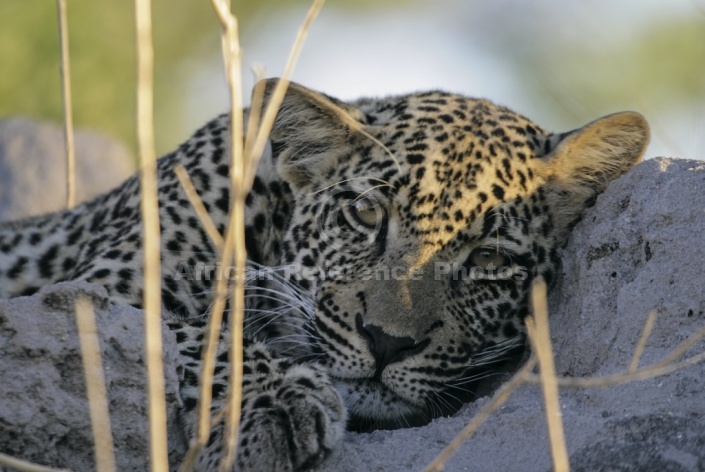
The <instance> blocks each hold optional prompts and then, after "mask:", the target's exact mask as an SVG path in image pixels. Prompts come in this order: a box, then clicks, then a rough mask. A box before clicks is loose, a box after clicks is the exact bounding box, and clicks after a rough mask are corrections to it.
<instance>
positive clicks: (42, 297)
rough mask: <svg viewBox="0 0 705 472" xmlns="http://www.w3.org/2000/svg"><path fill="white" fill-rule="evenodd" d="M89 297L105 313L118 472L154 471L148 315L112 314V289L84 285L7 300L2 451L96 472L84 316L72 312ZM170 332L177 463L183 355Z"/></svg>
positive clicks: (101, 327) (0, 317) (0, 351)
mask: <svg viewBox="0 0 705 472" xmlns="http://www.w3.org/2000/svg"><path fill="white" fill-rule="evenodd" d="M79 294H81V295H87V296H89V297H90V298H91V299H92V300H93V301H94V305H95V306H96V309H97V311H96V324H97V329H98V332H99V339H100V346H101V350H102V359H103V366H104V372H105V385H106V390H107V392H108V401H109V409H110V421H111V425H112V433H113V439H114V442H115V446H116V447H115V456H116V462H117V470H149V431H148V424H147V421H146V418H147V397H146V393H145V392H146V391H147V377H146V368H145V360H144V359H145V358H144V342H143V339H144V320H143V314H142V311H140V310H136V309H134V308H130V307H116V306H108V303H107V292H106V291H105V289H104V288H103V287H100V286H97V285H92V284H85V283H79V282H65V283H60V284H56V285H53V286H50V287H46V288H45V289H44V290H43V291H42V292H40V293H39V294H37V295H35V296H32V297H20V298H15V299H12V300H2V301H0V359H2V362H0V379H2V381H1V382H0V452H1V453H4V454H8V455H10V456H13V457H18V458H22V459H25V460H29V461H32V462H35V463H38V464H42V465H49V466H53V467H61V468H68V469H71V470H73V471H89V470H95V459H94V454H93V436H92V432H91V421H90V417H89V410H88V401H87V399H86V387H85V378H84V371H83V364H82V360H81V350H80V347H79V341H78V335H77V328H76V321H75V315H74V313H73V311H71V312H68V311H65V310H64V309H65V308H67V307H68V306H73V303H74V300H75V298H76V296H77V295H79ZM100 306H102V307H103V309H98V307H100ZM163 332H164V336H163V338H164V341H163V342H164V360H165V379H166V385H165V388H166V398H167V405H168V410H167V417H168V420H169V423H170V425H171V427H170V429H169V442H170V451H169V452H170V456H171V458H172V460H173V461H177V460H178V459H179V458H181V457H182V455H183V453H184V451H185V446H184V444H185V443H184V440H183V438H182V437H181V433H180V429H179V427H178V420H177V409H178V378H177V376H176V356H177V349H176V340H175V339H174V336H173V334H172V333H171V332H170V331H169V330H168V329H167V328H166V326H164V327H163ZM0 470H3V468H2V467H1V466H0Z"/></svg>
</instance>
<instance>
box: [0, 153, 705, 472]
mask: <svg viewBox="0 0 705 472" xmlns="http://www.w3.org/2000/svg"><path fill="white" fill-rule="evenodd" d="M704 189H705V163H703V162H702V161H685V160H673V159H654V160H649V161H646V162H644V163H642V164H640V165H639V166H638V167H637V168H635V169H634V170H633V171H631V172H630V173H629V174H627V175H626V176H624V177H622V178H621V179H619V180H617V181H616V182H614V183H613V184H612V185H611V186H610V187H609V188H608V189H607V191H606V192H605V193H604V194H603V195H601V196H600V197H599V198H598V200H597V203H596V205H595V207H594V208H592V209H591V210H589V211H588V213H587V214H586V216H585V218H584V219H583V221H582V222H580V223H579V224H578V226H577V227H576V228H575V230H574V232H573V236H572V238H571V240H570V242H569V243H568V246H567V247H566V249H565V253H564V257H563V272H564V274H563V276H562V277H561V278H560V280H559V281H558V284H557V286H556V287H554V289H553V292H552V294H553V295H552V298H551V300H550V302H551V303H550V310H551V315H552V316H551V334H552V338H553V341H554V351H555V358H556V367H557V371H558V373H559V374H561V375H565V376H573V377H583V376H594V375H609V374H614V373H617V372H621V371H623V370H624V369H626V367H627V366H628V365H629V363H630V360H631V357H632V354H633V352H634V348H635V345H636V343H637V341H638V339H639V337H640V333H641V331H642V328H643V325H644V322H645V320H646V318H647V315H648V313H649V311H650V310H652V309H656V310H657V313H658V317H657V319H656V323H655V326H654V329H653V332H652V334H651V336H650V337H649V339H648V343H647V344H646V349H645V351H644V353H643V355H642V357H641V363H640V365H642V366H643V365H647V364H651V363H654V362H658V361H659V360H660V359H662V358H663V357H664V356H665V355H667V354H668V353H669V352H670V351H671V350H672V349H673V348H674V347H675V346H677V345H678V344H679V343H681V342H682V341H683V340H685V339H686V338H687V337H688V336H689V335H691V334H692V333H694V332H696V331H697V330H699V329H702V328H703V327H704V326H705V301H704V297H703V288H704V287H705V268H704V267H703V261H705V244H703V234H705V191H704ZM67 286H68V290H69V291H70V290H75V287H74V288H72V287H73V284H68V285H67ZM55 290H67V288H66V287H64V288H61V287H60V288H59V289H56V288H51V289H50V292H51V291H55ZM90 290H93V291H95V288H92V289H90ZM62 293H63V292H62ZM46 298H47V294H46V292H45V293H44V294H39V295H36V296H34V297H27V298H20V299H14V300H10V301H0V356H2V362H1V363H0V378H1V379H3V381H2V383H0V399H1V401H0V452H5V453H10V454H15V455H19V456H21V457H25V458H28V459H31V460H34V461H36V462H39V463H43V464H50V465H53V466H62V467H71V468H72V469H73V470H76V471H87V470H93V467H94V466H93V457H92V455H93V454H92V450H91V448H90V447H88V446H87V445H88V444H91V442H92V440H91V436H90V422H89V418H88V409H87V406H86V402H85V399H84V398H85V394H84V387H83V377H82V376H83V372H82V367H81V362H80V351H79V350H78V344H77V340H76V337H75V328H74V322H73V317H72V315H70V314H68V313H65V312H58V311H55V310H47V309H46V308H45V307H44V306H42V300H46ZM59 298H60V297H59ZM98 298H100V297H98ZM45 303H46V302H45ZM52 303H53V304H54V305H57V304H61V303H59V302H57V301H56V300H54V301H53V302H52ZM98 324H99V329H100V330H101V331H102V336H101V342H102V346H103V349H104V351H105V353H104V362H105V364H106V365H108V366H109V369H108V370H107V372H108V374H107V377H108V389H109V392H110V401H111V403H110V405H111V419H112V421H113V434H114V436H115V440H116V444H117V447H118V457H119V460H120V461H121V462H120V465H119V466H118V469H119V470H146V467H145V466H144V464H146V452H145V451H146V447H147V436H146V428H147V426H146V410H145V408H146V406H145V402H144V393H143V392H144V391H145V388H146V386H145V385H144V365H143V355H142V341H141V340H142V329H143V328H142V326H143V325H142V318H141V315H140V314H139V312H136V311H135V310H132V309H127V308H115V307H109V311H105V312H99V313H98ZM165 346H166V354H165V360H166V362H167V385H168V392H169V398H168V402H169V404H170V405H171V408H172V409H170V413H169V415H170V416H169V417H170V437H171V438H173V440H172V448H171V452H172V458H175V457H178V455H179V454H180V453H182V452H183V447H184V446H183V442H179V440H180V434H179V430H178V426H177V424H176V421H175V415H176V413H175V411H174V407H175V405H176V402H177V400H176V393H175V389H176V384H175V378H176V377H175V373H174V365H173V363H172V361H173V359H174V354H175V351H174V345H173V339H170V336H169V335H168V334H167V335H165ZM702 352H705V343H703V342H702V341H701V342H699V343H697V344H696V345H695V346H693V347H692V348H691V349H690V351H689V352H688V354H687V355H688V356H690V355H694V354H697V353H702ZM488 400H489V399H488V398H487V397H483V398H480V399H478V400H477V401H476V402H474V403H472V404H469V405H466V406H465V407H464V408H463V409H462V410H461V411H460V412H459V413H458V414H457V415H456V416H454V417H451V418H439V419H436V420H434V421H433V422H432V423H431V424H429V425H427V426H424V427H421V428H409V429H402V430H396V431H376V432H373V433H368V434H355V433H347V434H346V438H345V443H344V445H343V446H342V448H341V449H340V450H339V451H338V452H337V453H336V454H335V455H334V457H333V458H332V459H331V460H330V461H329V462H328V463H327V464H326V466H325V467H323V468H322V469H321V470H325V471H331V472H332V471H340V472H346V471H411V470H422V469H423V467H424V466H425V465H427V464H429V463H430V462H431V461H432V460H433V458H434V457H435V456H436V455H437V454H438V453H439V452H440V451H441V450H442V449H443V448H444V447H445V446H446V445H447V444H448V443H449V442H450V441H451V440H452V439H453V438H454V437H455V435H456V434H457V433H458V432H459V431H460V430H461V429H462V428H463V427H464V426H465V424H467V422H468V421H469V420H470V419H471V418H472V417H473V415H474V414H475V413H476V412H477V411H478V409H479V408H481V407H482V406H483V405H485V404H486V403H487V402H488ZM561 406H562V413H563V419H564V427H565V432H566V442H567V446H568V449H569V453H570V460H571V464H572V466H573V470H577V471H597V470H604V471H612V470H614V471H632V470H633V471H653V472H656V471H659V472H661V471H702V470H704V469H705V362H701V363H699V364H696V365H692V366H690V367H687V368H684V369H682V370H678V371H676V372H674V373H672V374H670V375H667V376H662V377H657V378H651V379H647V380H643V381H640V382H632V383H627V384H622V385H618V386H613V387H607V388H580V389H571V388H562V389H561ZM547 437H548V433H547V429H546V422H545V414H544V410H543V399H542V395H541V390H540V388H539V387H537V386H524V387H521V388H520V389H518V390H517V391H515V392H514V393H513V395H512V396H511V397H510V398H509V400H508V401H507V402H506V403H505V404H504V405H503V406H502V407H501V408H500V409H499V410H498V411H496V412H495V413H493V414H492V415H491V416H490V418H489V420H488V421H487V422H486V423H485V424H484V425H483V426H482V427H481V428H480V430H479V431H478V432H477V433H476V434H475V435H474V436H473V437H472V438H470V440H468V441H467V442H466V443H465V444H463V446H462V447H461V448H460V450H459V451H458V453H457V454H456V455H454V456H453V457H452V458H451V459H450V461H449V462H448V463H447V465H446V468H445V470H446V471H464V470H472V471H487V472H491V471H497V472H500V471H501V472H506V471H522V472H532V471H542V472H544V471H548V470H551V456H550V451H549V446H548V440H547Z"/></svg>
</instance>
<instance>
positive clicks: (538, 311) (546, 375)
mask: <svg viewBox="0 0 705 472" xmlns="http://www.w3.org/2000/svg"><path fill="white" fill-rule="evenodd" d="M546 296H547V287H546V282H545V281H544V280H543V278H538V279H537V280H535V281H534V283H533V285H532V287H531V306H532V311H533V316H531V317H528V318H527V319H526V331H527V334H528V336H529V340H530V341H531V347H532V349H533V351H534V352H535V353H536V357H537V359H538V362H539V367H540V371H541V387H542V390H543V398H544V403H545V405H546V421H547V423H548V436H549V441H550V444H551V456H552V458H553V470H555V471H556V472H567V471H569V470H570V463H569V462H568V450H567V448H566V445H565V435H564V433H563V421H562V420H561V405H560V398H559V395H558V382H557V380H556V368H555V366H554V364H553V349H552V348H551V335H550V332H549V327H548V303H547V301H546Z"/></svg>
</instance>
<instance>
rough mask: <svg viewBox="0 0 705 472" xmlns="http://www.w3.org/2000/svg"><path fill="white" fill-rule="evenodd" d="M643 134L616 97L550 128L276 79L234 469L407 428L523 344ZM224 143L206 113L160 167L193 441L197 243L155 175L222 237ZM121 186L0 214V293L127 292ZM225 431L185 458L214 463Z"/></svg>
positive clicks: (208, 251)
mask: <svg viewBox="0 0 705 472" xmlns="http://www.w3.org/2000/svg"><path fill="white" fill-rule="evenodd" d="M266 90H267V91H266V94H265V99H268V97H269V93H270V92H271V90H272V82H270V83H268V84H267V87H266ZM648 138H649V131H648V125H647V123H646V121H645V120H644V118H643V117H642V116H641V115H639V114H637V113H631V112H627V113H620V114H615V115H609V116H607V117H604V118H601V119H599V120H597V121H594V122H592V123H589V124H588V125H586V126H585V127H583V128H580V129H578V130H574V131H572V132H568V133H564V134H552V133H548V132H546V131H544V130H543V129H541V128H540V127H539V126H537V125H535V124H534V123H532V122H530V121H529V120H527V119H526V118H524V117H523V116H521V115H519V114H517V113H515V112H513V111H511V110H509V109H507V108H504V107H501V106H498V105H495V104H493V103H492V102H490V101H487V100H480V99H473V98H467V97H464V96H461V95H456V94H451V93H446V92H440V91H431V92H422V93H414V94H410V95H402V96H395V97H388V98H384V99H363V100H359V101H356V102H353V103H342V102H340V101H337V100H335V99H333V98H331V97H328V96H325V95H323V94H320V93H317V92H314V91H311V90H308V89H306V88H304V87H302V86H299V85H296V84H291V86H290V88H289V91H288V93H287V95H286V98H285V100H284V103H283V104H282V107H281V109H280V111H279V114H278V117H277V120H276V123H275V125H274V129H273V131H272V133H271V149H270V150H268V151H267V152H266V153H265V156H264V157H263V159H262V161H261V164H260V167H259V168H258V172H257V177H256V178H255V181H254V186H253V188H252V191H251V192H250V193H249V195H248V198H247V215H246V232H247V234H246V243H247V251H248V259H249V260H250V265H249V272H248V274H249V279H250V283H249V285H248V287H249V288H248V290H247V297H248V315H247V321H246V332H245V335H246V339H247V348H246V361H245V366H244V371H245V374H244V375H245V376H244V402H243V420H242V427H241V439H240V447H239V454H238V458H237V467H238V470H306V469H308V468H311V467H313V466H315V465H316V464H318V463H320V462H321V461H322V460H323V459H324V458H325V457H326V456H327V455H328V454H329V453H330V451H331V450H333V449H334V448H335V446H336V444H337V443H338V442H339V441H340V439H341V437H342V432H343V428H344V426H345V424H346V422H347V424H349V425H351V426H353V427H355V428H358V429H365V428H378V427H398V426H404V425H408V424H422V423H424V422H426V421H428V420H430V419H431V418H432V417H434V416H437V415H439V414H443V413H446V412H448V411H451V410H452V409H453V408H454V407H456V406H457V404H454V401H453V400H454V399H455V398H457V396H458V394H459V392H462V391H463V390H464V389H465V388H464V385H465V382H466V381H467V380H468V376H469V375H470V374H469V372H470V371H471V369H472V368H473V367H474V366H477V365H479V364H484V363H486V362H488V361H491V360H492V359H494V358H496V357H498V356H499V355H500V354H501V353H503V352H505V351H506V350H507V349H509V348H511V347H512V346H516V345H520V344H521V340H522V335H523V322H522V320H523V318H524V317H525V316H527V314H528V305H527V304H528V290H529V286H530V284H531V282H532V281H533V280H534V279H535V278H536V277H538V276H542V277H543V278H545V279H547V280H548V281H551V280H552V279H553V278H554V274H555V271H556V268H557V266H558V263H559V251H560V248H561V247H562V245H563V244H564V243H565V241H566V238H567V236H568V234H569V231H570V229H571V228H572V226H573V225H574V223H575V222H576V221H577V220H578V219H579V218H580V216H581V214H582V212H583V211H584V209H585V208H586V207H587V206H589V205H590V204H591V203H592V202H593V201H594V198H595V197H596V196H597V194H598V193H599V192H601V191H602V190H604V188H605V187H606V185H607V184H608V183H609V182H610V181H611V180H613V179H615V178H617V177H618V176H620V175H621V174H622V173H624V172H625V171H626V170H628V169H629V168H630V167H632V166H633V165H634V164H635V163H636V162H638V161H639V159H640V158H641V156H642V154H643V152H644V149H645V147H646V144H647V142H648ZM228 149H229V121H228V118H227V117H226V116H221V117H219V118H216V119H215V120H213V121H212V122H210V123H209V124H207V125H206V126H205V127H203V128H202V129H201V130H199V131H198V132H197V133H196V134H194V135H193V136H192V137H191V138H190V139H189V140H188V141H186V142H185V143H184V144H183V145H182V146H180V147H179V148H178V149H177V150H176V151H174V152H172V153H170V154H168V155H166V156H164V157H163V158H161V159H160V160H159V164H158V167H159V205H160V224H161V243H162V275H163V280H162V282H163V284H162V285H163V289H162V300H163V305H164V309H165V313H166V314H167V315H166V316H167V317H168V319H169V326H170V327H171V328H172V330H173V331H174V333H175V335H176V338H177V342H178V343H179V346H180V351H181V355H182V367H183V371H184V378H183V381H182V385H181V396H182V398H183V402H184V418H185V421H184V423H185V428H186V432H187V434H189V435H192V434H193V433H194V426H193V424H194V421H193V409H194V407H195V404H196V398H197V383H198V375H199V369H200V350H201V339H202V336H203V328H204V326H205V319H206V317H207V315H208V311H209V308H210V304H211V302H212V297H213V290H214V277H212V275H213V269H214V263H215V250H214V247H213V245H212V244H211V242H210V241H209V239H208V237H207V235H206V233H205V232H204V231H203V229H202V227H201V224H200V222H199V220H198V218H197V217H196V215H195V213H194V211H193V209H192V208H191V205H190V204H189V202H188V200H187V199H186V195H185V194H184V192H183V190H182V189H181V187H180V186H179V184H178V181H177V179H176V177H175V175H174V172H173V169H174V166H175V165H176V164H182V165H184V166H185V167H186V169H187V171H188V172H189V174H190V176H191V179H192V180H193V182H194V184H195V186H196V188H197V190H198V193H199V194H200V196H201V198H202V199H203V201H204V204H205V206H206V209H207V210H208V212H209V214H210V216H211V218H212V219H213V221H214V222H215V224H216V226H217V228H218V229H219V231H220V232H221V233H223V232H224V229H225V225H226V221H227V220H226V216H227V213H228V210H229V206H230V189H229V179H228V173H229V169H228V162H229V156H228V152H227V150H228ZM139 199H140V192H139V181H138V178H137V176H135V177H132V178H131V179H129V180H128V181H126V182H125V183H124V184H123V185H122V186H120V187H119V188H117V189H115V190H113V191H112V192H110V193H107V194H105V195H103V196H101V197H99V198H97V199H95V200H93V201H91V202H88V203H86V204H83V205H81V206H79V207H77V208H75V209H73V210H69V211H64V212H59V213H55V214H51V215H46V216H42V217H38V218H32V219H28V220H24V221H19V222H14V223H6V224H4V225H2V226H0V296H2V297H14V296H20V295H25V294H31V293H33V292H35V291H36V290H38V289H39V288H40V287H42V286H44V285H47V284H51V283H55V282H58V281H63V280H83V281H88V282H93V283H97V284H100V285H103V286H104V287H105V288H106V289H107V290H108V292H109V294H110V297H111V301H112V302H113V303H116V304H124V305H132V306H135V307H141V306H142V295H143V294H142V286H143V280H142V257H141V241H142V239H141V238H142V237H141V233H142V224H141V216H140V211H139ZM227 350H228V349H227V345H226V344H225V343H224V342H223V343H221V345H220V347H219V355H218V364H217V366H216V369H215V375H216V379H215V385H214V389H213V391H214V396H215V400H216V401H215V403H214V407H213V408H214V411H216V410H218V409H219V408H220V407H222V401H223V398H224V395H225V391H226V388H227V380H228V379H227V372H228V370H227V369H226V366H225V365H224V364H225V363H227V357H228V356H227V354H228V353H227ZM221 428H222V425H216V427H215V429H214V433H213V434H212V435H211V441H210V443H209V446H208V448H207V450H206V451H205V452H204V453H203V454H202V455H201V457H200V458H199V461H200V462H199V467H200V468H201V469H202V470H215V468H216V464H217V462H218V459H219V454H220V443H221V441H220V431H221Z"/></svg>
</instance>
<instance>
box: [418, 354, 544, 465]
mask: <svg viewBox="0 0 705 472" xmlns="http://www.w3.org/2000/svg"><path fill="white" fill-rule="evenodd" d="M536 364H537V359H536V357H535V356H533V355H532V356H531V357H530V358H529V360H528V361H526V364H524V365H523V366H522V368H521V369H519V371H518V372H517V373H516V374H514V375H513V376H512V378H511V379H509V381H508V382H507V383H505V384H504V385H502V386H501V387H500V388H499V389H498V390H497V391H496V392H495V394H494V395H492V398H491V399H490V401H489V402H487V404H485V406H483V407H482V408H481V409H480V411H478V412H477V413H476V414H475V416H473V418H472V420H471V421H470V423H468V425H467V426H466V427H465V428H464V429H463V430H462V431H461V432H460V433H458V435H457V436H456V437H455V439H453V441H452V442H451V443H450V444H449V445H448V446H446V448H445V449H443V450H442V451H441V453H440V454H438V456H436V458H435V459H434V460H433V462H431V463H430V464H429V465H428V466H426V468H425V469H424V472H440V471H442V470H443V468H444V467H445V463H446V462H447V461H448V459H450V457H451V456H452V455H453V454H455V452H456V451H457V450H458V448H459V447H460V446H461V445H462V444H463V443H464V442H465V441H467V440H468V439H470V436H472V435H473V434H474V433H475V431H477V430H478V429H479V428H480V426H482V424H483V423H484V422H485V421H486V420H487V418H489V416H490V415H491V414H492V413H493V412H494V411H495V410H497V408H499V407H500V406H502V405H503V404H504V402H506V401H507V399H508V398H509V396H510V395H511V394H512V392H514V390H516V389H517V388H519V387H521V386H522V385H523V384H525V383H526V377H527V376H528V375H529V373H530V372H531V370H532V369H533V368H534V367H535V366H536Z"/></svg>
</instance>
